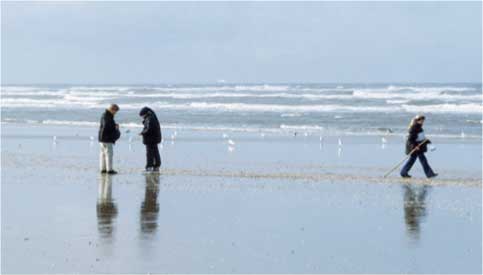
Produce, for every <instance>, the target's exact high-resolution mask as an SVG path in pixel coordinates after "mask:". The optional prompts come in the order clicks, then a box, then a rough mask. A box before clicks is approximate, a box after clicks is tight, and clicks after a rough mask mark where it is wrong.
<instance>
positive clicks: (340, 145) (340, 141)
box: [339, 138, 342, 147]
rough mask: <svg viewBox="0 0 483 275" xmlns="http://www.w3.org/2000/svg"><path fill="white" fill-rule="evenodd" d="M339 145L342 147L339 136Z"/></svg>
mask: <svg viewBox="0 0 483 275" xmlns="http://www.w3.org/2000/svg"><path fill="white" fill-rule="evenodd" d="M339 147H342V140H341V139H340V138H339Z"/></svg>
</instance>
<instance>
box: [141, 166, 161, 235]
mask: <svg viewBox="0 0 483 275" xmlns="http://www.w3.org/2000/svg"><path fill="white" fill-rule="evenodd" d="M145 177H146V187H145V188H146V189H145V193H144V201H143V202H142V203H141V220H140V223H141V232H142V233H143V234H144V235H150V234H153V233H155V232H156V228H157V226H158V212H159V203H158V193H159V173H149V174H146V175H145Z"/></svg>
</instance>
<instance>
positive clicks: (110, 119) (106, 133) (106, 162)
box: [99, 104, 121, 174]
mask: <svg viewBox="0 0 483 275" xmlns="http://www.w3.org/2000/svg"><path fill="white" fill-rule="evenodd" d="M118 111H119V106H117V105H116V104H111V105H110V106H109V108H107V109H106V111H105V112H104V113H103V114H102V117H101V124H100V127H99V144H100V147H101V153H100V169H101V173H108V174H117V172H116V171H114V170H113V169H112V156H113V145H114V143H116V140H118V139H119V137H120V136H121V132H120V131H119V125H118V124H116V121H114V116H115V115H116V113H117V112H118Z"/></svg>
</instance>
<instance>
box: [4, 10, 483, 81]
mask: <svg viewBox="0 0 483 275" xmlns="http://www.w3.org/2000/svg"><path fill="white" fill-rule="evenodd" d="M481 5H482V4H481V2H306V3H300V2H299V3H295V2H237V3H227V2H205V3H199V2H198V3H193V2H69V3H66V2H64V3H59V2H45V3H43V2H2V3H1V8H2V10H1V15H2V18H1V23H2V24H1V35H2V39H1V53H2V56H1V76H2V84H3V85H5V84H61V83H71V84H158V83H160V84H161V83H214V82H217V81H226V82H228V83H303V82H312V83H339V82H340V83H374V82H384V83H388V82H445V83H449V82H481V78H482V19H481V18H482V7H481Z"/></svg>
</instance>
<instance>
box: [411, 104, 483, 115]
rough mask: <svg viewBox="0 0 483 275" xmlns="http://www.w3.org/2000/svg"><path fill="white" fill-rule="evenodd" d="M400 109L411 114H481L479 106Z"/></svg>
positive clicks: (444, 105)
mask: <svg viewBox="0 0 483 275" xmlns="http://www.w3.org/2000/svg"><path fill="white" fill-rule="evenodd" d="M402 108H403V109H404V110H405V111H407V112H411V113H459V114H465V113H466V114H481V113H482V111H483V107H482V105H481V104H473V103H469V104H434V105H404V104H403V105H402Z"/></svg>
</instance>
